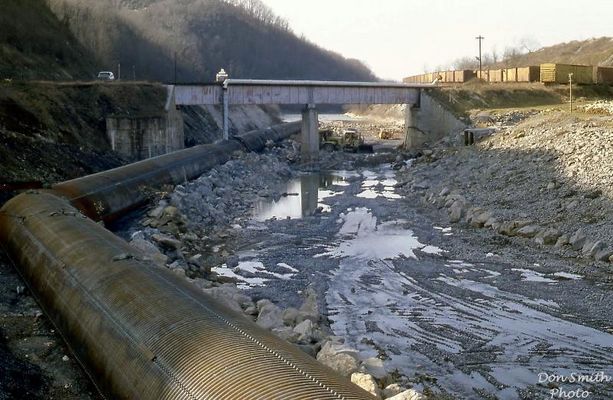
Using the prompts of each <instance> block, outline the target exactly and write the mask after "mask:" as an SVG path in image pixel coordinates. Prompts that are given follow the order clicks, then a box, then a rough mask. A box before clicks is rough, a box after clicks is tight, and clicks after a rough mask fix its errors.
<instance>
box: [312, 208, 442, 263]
mask: <svg viewBox="0 0 613 400" xmlns="http://www.w3.org/2000/svg"><path fill="white" fill-rule="evenodd" d="M339 222H342V224H343V225H342V227H341V228H340V230H339V236H340V237H341V241H340V243H339V244H338V246H332V247H331V249H330V251H328V252H326V253H322V254H318V255H317V257H326V256H327V257H352V258H357V259H360V260H377V259H379V260H384V259H391V258H396V257H399V256H401V255H402V256H405V257H412V258H417V257H416V255H415V250H421V251H423V252H424V253H429V254H440V253H441V252H442V251H443V250H441V249H439V248H438V247H434V246H428V245H426V244H423V243H420V242H419V240H418V239H417V237H416V236H415V235H414V234H413V231H411V230H408V229H403V228H401V227H400V226H401V224H402V223H403V222H404V221H390V222H384V223H380V224H377V217H375V216H374V215H373V214H372V213H371V212H370V210H369V209H367V208H356V209H355V210H352V211H349V212H348V213H347V214H344V213H342V214H341V215H340V219H339Z"/></svg>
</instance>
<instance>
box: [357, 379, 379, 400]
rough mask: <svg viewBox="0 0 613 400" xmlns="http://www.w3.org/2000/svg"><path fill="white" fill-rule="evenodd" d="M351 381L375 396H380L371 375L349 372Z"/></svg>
mask: <svg viewBox="0 0 613 400" xmlns="http://www.w3.org/2000/svg"><path fill="white" fill-rule="evenodd" d="M351 382H353V383H355V384H356V385H358V386H359V387H361V388H362V389H364V390H366V391H367V392H368V393H370V394H372V395H373V396H375V397H376V398H378V399H380V398H381V390H380V389H379V386H378V385H377V382H376V381H375V378H373V377H372V375H368V374H364V373H362V372H354V373H353V374H351Z"/></svg>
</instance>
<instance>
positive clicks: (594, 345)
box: [317, 208, 613, 399]
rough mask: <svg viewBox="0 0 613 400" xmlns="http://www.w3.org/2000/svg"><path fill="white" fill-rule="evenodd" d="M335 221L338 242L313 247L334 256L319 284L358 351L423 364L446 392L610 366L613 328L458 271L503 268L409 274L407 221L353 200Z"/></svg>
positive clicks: (516, 385) (469, 267)
mask: <svg viewBox="0 0 613 400" xmlns="http://www.w3.org/2000/svg"><path fill="white" fill-rule="evenodd" d="M339 222H340V223H342V225H341V227H340V229H339V232H338V238H339V242H338V243H337V244H335V245H334V246H330V247H328V248H327V249H326V251H325V252H324V253H322V254H319V255H318V256H317V257H324V256H325V257H331V258H340V263H339V268H338V269H337V270H335V271H333V275H332V279H331V281H330V285H329V289H328V292H327V293H326V303H327V307H328V313H329V315H328V319H329V320H330V322H331V328H332V330H333V331H334V333H335V334H336V335H339V336H342V337H345V338H346V340H347V343H348V344H349V345H351V346H352V347H354V348H357V349H358V350H359V351H360V357H361V358H368V357H377V356H379V357H381V356H382V354H383V355H384V356H383V357H384V360H385V361H384V362H385V366H386V368H387V369H388V370H389V371H392V370H394V369H398V370H399V371H400V372H401V373H402V374H404V375H407V376H413V375H414V374H416V373H423V372H426V371H427V373H429V374H432V375H434V376H436V377H437V382H438V386H440V387H442V388H445V389H446V390H447V391H450V392H451V393H454V394H457V395H460V396H462V397H466V396H468V397H471V396H473V397H474V395H475V390H476V389H477V390H483V391H485V392H487V393H490V394H492V395H494V396H497V397H498V398H499V399H515V398H518V395H519V394H518V389H525V388H526V387H531V388H534V385H536V384H537V383H538V374H539V373H541V372H550V373H551V372H558V373H560V372H563V371H562V370H563V369H564V368H570V369H572V371H573V372H577V373H578V372H582V373H590V372H593V371H599V370H605V371H607V369H608V370H609V371H610V369H611V365H613V356H612V354H613V348H612V347H613V335H610V334H608V333H605V332H601V331H598V330H596V329H592V328H589V327H586V326H583V325H580V324H576V323H573V322H570V321H566V320H564V319H561V318H558V317H556V316H554V315H551V314H549V313H548V312H552V313H553V312H556V311H557V310H558V309H559V305H558V304H557V303H555V302H553V301H550V300H543V299H533V298H528V297H525V296H522V295H520V294H515V293H510V292H505V291H502V290H500V289H498V288H497V287H495V286H493V285H491V284H488V283H483V282H479V281H475V280H469V279H464V278H463V274H465V273H469V272H471V273H477V274H478V275H479V274H480V275H482V277H481V278H480V279H488V278H489V281H488V282H490V283H491V282H492V281H491V279H492V278H497V277H499V276H500V275H501V273H500V272H496V271H491V270H488V269H483V268H480V267H477V266H475V265H474V264H471V263H468V262H465V261H462V260H448V261H443V260H440V261H437V259H436V258H435V259H433V260H428V261H427V262H429V263H430V262H432V263H436V264H437V265H438V268H444V269H440V271H449V273H450V275H451V276H449V275H447V274H446V273H444V272H441V273H434V274H433V276H432V277H427V278H424V277H423V276H420V275H418V276H416V277H411V276H409V275H408V273H407V272H402V271H401V270H399V269H398V268H397V267H396V266H395V265H394V261H393V260H394V259H397V258H399V257H406V258H412V259H417V251H418V250H421V251H422V252H424V249H427V248H428V246H427V245H426V244H423V243H421V242H420V241H419V240H418V238H417V237H416V236H415V235H414V234H413V232H411V231H410V230H408V229H405V228H403V225H405V223H406V222H405V221H392V222H384V223H379V222H378V221H377V217H376V216H375V215H373V214H372V212H371V211H370V210H368V209H366V208H356V209H350V210H349V211H348V212H347V213H345V214H341V216H340V219H339ZM432 250H433V251H432V252H433V253H435V254H441V252H442V250H441V249H438V248H436V247H433V248H432ZM425 252H427V251H425ZM432 267H433V268H436V267H435V266H434V265H433V266H432ZM517 272H519V273H520V274H521V275H522V277H524V278H525V279H526V280H530V281H535V282H546V283H551V282H549V280H548V278H546V277H545V276H543V274H539V273H537V272H536V271H531V270H524V269H516V270H515V271H512V272H509V273H517ZM417 277H419V278H417ZM416 278H417V279H416ZM552 282H557V281H552ZM373 344H376V346H374V345H373ZM445 360H446V361H445ZM588 387H589V386H588ZM538 390H541V391H542V392H543V393H546V390H547V389H546V388H544V387H541V388H540V389H538Z"/></svg>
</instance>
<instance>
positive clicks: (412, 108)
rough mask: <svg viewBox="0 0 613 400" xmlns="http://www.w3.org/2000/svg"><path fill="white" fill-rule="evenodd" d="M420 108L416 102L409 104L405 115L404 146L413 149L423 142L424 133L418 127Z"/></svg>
mask: <svg viewBox="0 0 613 400" xmlns="http://www.w3.org/2000/svg"><path fill="white" fill-rule="evenodd" d="M418 111H419V108H418V107H417V105H415V104H407V105H406V111H405V116H404V131H405V136H404V148H405V149H412V148H415V147H417V146H419V145H420V144H421V143H422V142H423V138H422V136H423V133H422V132H421V131H420V130H419V129H418V128H417V112H418Z"/></svg>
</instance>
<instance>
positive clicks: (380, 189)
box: [357, 169, 402, 200]
mask: <svg viewBox="0 0 613 400" xmlns="http://www.w3.org/2000/svg"><path fill="white" fill-rule="evenodd" d="M362 176H363V177H364V181H362V191H361V192H360V193H358V194H357V197H360V198H363V199H376V198H378V197H384V198H386V199H388V200H395V199H400V198H402V196H400V195H399V194H397V193H395V190H394V185H396V184H397V183H398V181H397V180H396V178H395V177H394V176H395V173H394V171H392V170H389V169H386V170H383V171H382V172H380V173H376V172H373V171H370V170H366V171H363V172H362Z"/></svg>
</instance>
